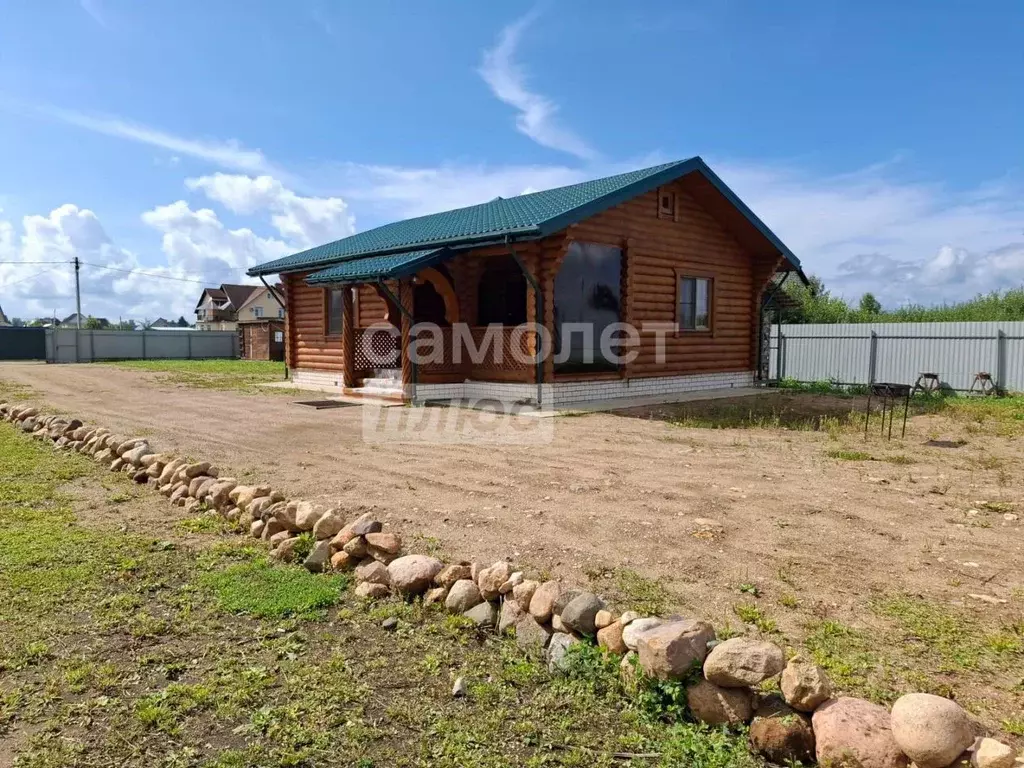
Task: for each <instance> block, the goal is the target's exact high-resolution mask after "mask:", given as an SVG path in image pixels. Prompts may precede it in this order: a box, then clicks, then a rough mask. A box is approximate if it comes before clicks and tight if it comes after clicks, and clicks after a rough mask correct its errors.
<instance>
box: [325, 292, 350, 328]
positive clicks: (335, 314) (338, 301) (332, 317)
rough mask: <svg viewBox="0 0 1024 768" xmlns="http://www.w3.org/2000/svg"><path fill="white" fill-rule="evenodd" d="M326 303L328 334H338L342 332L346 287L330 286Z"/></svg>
mask: <svg viewBox="0 0 1024 768" xmlns="http://www.w3.org/2000/svg"><path fill="white" fill-rule="evenodd" d="M325 304H326V307H325V312H326V315H327V323H326V325H327V329H326V330H327V335H328V336H336V335H338V334H340V333H341V317H342V314H344V312H345V289H344V288H328V289H327V296H326V298H325Z"/></svg>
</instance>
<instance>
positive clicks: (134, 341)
mask: <svg viewBox="0 0 1024 768" xmlns="http://www.w3.org/2000/svg"><path fill="white" fill-rule="evenodd" d="M205 357H221V358H235V357H238V334H237V333H236V332H235V331H85V330H82V331H79V330H77V329H75V328H55V329H48V330H47V331H46V359H47V360H48V361H49V362H51V363H90V362H93V361H94V360H168V359H170V360H195V359H199V358H205Z"/></svg>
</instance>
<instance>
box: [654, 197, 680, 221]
mask: <svg viewBox="0 0 1024 768" xmlns="http://www.w3.org/2000/svg"><path fill="white" fill-rule="evenodd" d="M675 217H676V193H675V192H668V191H666V190H658V218H661V219H675Z"/></svg>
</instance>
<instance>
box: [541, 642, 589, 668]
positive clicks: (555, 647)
mask: <svg viewBox="0 0 1024 768" xmlns="http://www.w3.org/2000/svg"><path fill="white" fill-rule="evenodd" d="M579 642H581V641H580V639H579V638H578V637H573V636H572V635H569V634H566V633H564V632H556V633H555V634H553V635H552V636H551V640H550V641H548V649H547V654H548V669H549V670H550V671H552V672H560V671H563V670H565V668H566V667H567V666H568V662H567V660H566V654H567V653H568V652H569V649H570V648H572V647H573V646H574V645H576V644H577V643H579Z"/></svg>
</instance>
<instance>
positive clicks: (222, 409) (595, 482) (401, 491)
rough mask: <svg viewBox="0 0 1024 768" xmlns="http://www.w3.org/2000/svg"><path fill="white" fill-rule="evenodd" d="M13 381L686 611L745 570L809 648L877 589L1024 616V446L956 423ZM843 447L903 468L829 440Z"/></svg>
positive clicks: (726, 598)
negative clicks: (898, 429)
mask: <svg viewBox="0 0 1024 768" xmlns="http://www.w3.org/2000/svg"><path fill="white" fill-rule="evenodd" d="M0 379H6V380H9V381H15V382H20V383H23V384H26V385H28V386H30V387H32V388H33V390H34V391H35V393H37V395H38V398H39V399H41V400H45V401H47V402H48V403H50V404H52V405H53V406H57V407H60V408H62V409H64V410H66V411H68V412H69V413H72V414H74V415H76V416H79V417H81V418H83V419H84V420H87V421H90V422H98V423H102V424H104V425H106V426H108V427H110V428H112V429H115V430H117V431H123V432H125V433H129V434H144V435H147V436H149V437H151V438H152V439H153V441H154V442H155V444H156V445H158V446H159V447H160V449H161V450H166V451H169V452H176V453H180V454H186V455H192V456H195V457H203V458H204V459H208V460H211V461H214V462H216V463H217V464H218V465H219V466H220V467H221V468H222V471H223V472H224V473H230V474H232V475H234V476H238V477H247V476H249V477H257V476H258V477H259V478H261V479H263V480H266V481H268V482H270V483H272V484H273V485H274V486H275V487H279V488H281V489H283V490H285V492H286V493H288V494H289V495H292V496H303V497H306V498H313V499H317V500H321V501H323V502H325V503H330V504H339V503H340V504H341V505H343V506H345V507H348V508H352V509H354V508H357V507H360V506H365V507H373V508H376V509H378V510H381V511H382V512H383V513H384V515H385V517H386V519H389V520H391V521H392V523H393V524H394V525H396V527H398V528H399V529H400V530H402V531H404V532H406V533H410V532H412V533H416V534H419V535H422V536H423V537H425V538H426V539H427V540H426V542H425V544H426V545H427V546H433V545H436V546H439V547H440V548H441V549H442V550H443V551H444V552H445V553H446V554H447V555H448V556H450V557H455V558H457V557H467V558H469V557H474V558H479V559H497V558H499V557H504V558H509V559H512V560H513V561H516V562H520V563H525V564H529V565H530V566H531V567H533V568H535V569H541V570H548V571H550V572H552V573H557V574H563V575H566V576H571V577H574V578H578V579H585V578H587V576H588V575H589V576H591V577H594V578H596V579H597V580H598V581H599V582H600V581H601V578H602V577H601V576H600V574H601V573H602V572H607V571H609V570H610V569H611V568H612V567H613V566H614V567H621V568H626V569H630V570H633V571H636V572H637V573H639V574H641V575H642V576H644V577H646V578H649V579H653V580H654V581H655V582H657V583H658V584H660V585H661V586H663V587H665V588H667V589H669V590H670V591H671V593H672V599H671V602H672V603H674V604H676V605H677V606H678V607H679V608H680V609H682V610H686V611H692V612H695V613H699V614H701V615H704V616H707V617H708V618H710V619H714V620H716V621H722V620H723V618H726V617H728V618H731V620H732V621H733V623H734V624H736V623H738V620H737V619H736V617H735V615H734V614H733V610H734V604H736V603H737V602H742V601H744V600H749V599H750V598H749V595H746V594H742V593H741V592H740V589H739V588H740V585H742V584H749V585H756V587H757V589H758V590H759V591H760V593H761V594H762V596H763V597H762V598H761V599H760V601H759V602H758V603H757V605H758V606H759V607H761V608H762V610H763V612H764V613H766V614H768V615H771V616H772V617H774V619H775V620H777V622H778V624H779V627H780V629H781V630H782V631H783V632H784V633H785V634H786V636H787V637H789V638H792V639H793V640H796V641H798V640H799V639H801V638H802V636H803V635H804V634H805V632H806V626H807V625H808V623H809V622H813V621H820V620H821V619H826V618H827V619H836V620H841V621H845V622H849V623H851V624H853V625H855V626H859V627H862V628H866V629H867V630H868V631H870V628H871V627H872V626H873V623H874V622H875V617H873V616H872V615H870V614H869V613H867V611H866V609H865V604H866V602H867V601H868V600H870V599H871V598H872V596H876V595H879V594H892V593H899V594H909V595H915V596H921V597H923V598H925V599H926V600H929V601H935V602H936V603H938V604H942V605H954V606H963V607H964V609H965V610H969V611H972V612H975V613H982V614H984V616H985V618H986V620H990V621H991V622H994V625H998V623H999V622H1000V621H1008V620H1011V619H1012V618H1013V617H1014V616H1017V615H1018V614H1020V611H1021V608H1020V607H1021V600H1022V595H1024V592H1022V588H1024V574H1022V566H1021V563H1024V529H1022V527H1021V525H1022V524H1021V522H1020V521H1016V522H1008V521H1006V520H1004V519H1003V510H1004V509H1010V508H1013V509H1014V511H1015V512H1016V513H1018V514H1019V515H1020V517H1021V518H1024V509H1022V508H1021V507H1022V504H1021V501H1022V499H1024V493H1022V488H1024V486H1022V481H1021V476H1022V473H1021V471H1020V470H1021V465H1022V461H1021V450H1020V443H1019V442H1018V441H1015V440H1013V439H1011V438H995V437H992V438H986V439H985V440H983V441H982V440H972V441H970V442H969V443H968V444H967V445H965V446H963V447H962V448H957V449H943V448H931V447H926V446H924V443H925V441H926V440H927V439H928V438H929V437H936V436H956V435H954V434H953V433H954V430H955V428H954V426H953V425H951V424H947V423H945V422H943V421H940V420H938V419H937V418H935V417H917V418H915V419H914V420H912V423H911V425H910V428H909V431H908V437H907V439H906V440H905V441H903V442H902V443H901V442H898V441H893V442H892V443H891V444H890V443H884V442H880V441H878V440H877V439H873V441H872V442H870V443H868V444H867V446H866V447H865V445H864V444H863V442H862V441H861V439H860V436H859V435H856V434H853V433H848V434H844V435H842V436H841V437H840V438H839V439H838V440H830V438H829V436H828V435H827V434H825V433H823V432H799V431H786V430H778V429H725V430H711V429H686V428H680V427H678V426H673V425H671V424H667V423H665V422H663V421H658V420H651V419H647V418H637V417H636V416H637V415H643V414H634V415H632V416H627V415H618V414H594V415H589V416H586V417H579V418H559V419H557V420H556V423H555V433H554V438H553V440H552V441H551V442H550V443H549V444H546V445H536V446H509V447H493V446H487V447H481V446H475V445H403V444H370V443H366V442H363V440H362V439H361V430H362V409H361V408H359V407H351V408H341V409H337V410H323V411H313V410H307V409H304V408H301V407H298V406H295V405H293V404H291V398H286V397H282V396H281V395H276V394H275V395H255V396H252V395H240V394H236V393H231V392H214V391H200V390H194V389H185V388H179V387H175V386H169V385H167V384H162V383H160V382H159V381H158V380H157V379H156V378H155V377H154V376H153V375H151V374H142V373H138V372H134V371H126V370H121V369H116V368H111V367H105V366H89V365H82V366H46V365H15V364H6V365H0ZM841 407H848V406H846V405H841ZM846 446H849V447H850V448H851V449H859V450H866V451H869V452H871V453H872V454H873V455H875V456H877V457H878V458H886V457H888V458H893V457H897V456H904V457H906V462H908V463H905V464H900V463H889V462H886V461H841V460H837V459H835V458H830V457H829V456H828V455H827V452H828V451H829V450H835V449H837V448H840V447H846ZM896 460H897V461H900V459H896ZM909 462H912V463H909ZM983 502H989V503H990V504H992V506H991V508H990V507H983V508H982V509H981V511H980V512H979V513H978V515H976V516H975V517H969V516H968V515H967V511H968V510H969V509H977V508H979V506H980V505H982V504H983ZM996 502H998V504H996ZM1001 505H1009V506H1001ZM1014 505H1015V506H1014ZM161 513H162V512H161ZM612 581H614V579H613V580H612ZM606 583H611V582H607V580H606ZM618 583H619V586H622V580H621V579H620V580H619V581H618ZM623 589H625V588H624V587H623ZM970 594H984V595H988V596H991V597H993V598H995V599H997V600H1006V601H1008V602H1007V603H999V604H997V605H992V604H989V603H986V602H981V601H979V600H977V599H976V598H971V597H969V595H970Z"/></svg>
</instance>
